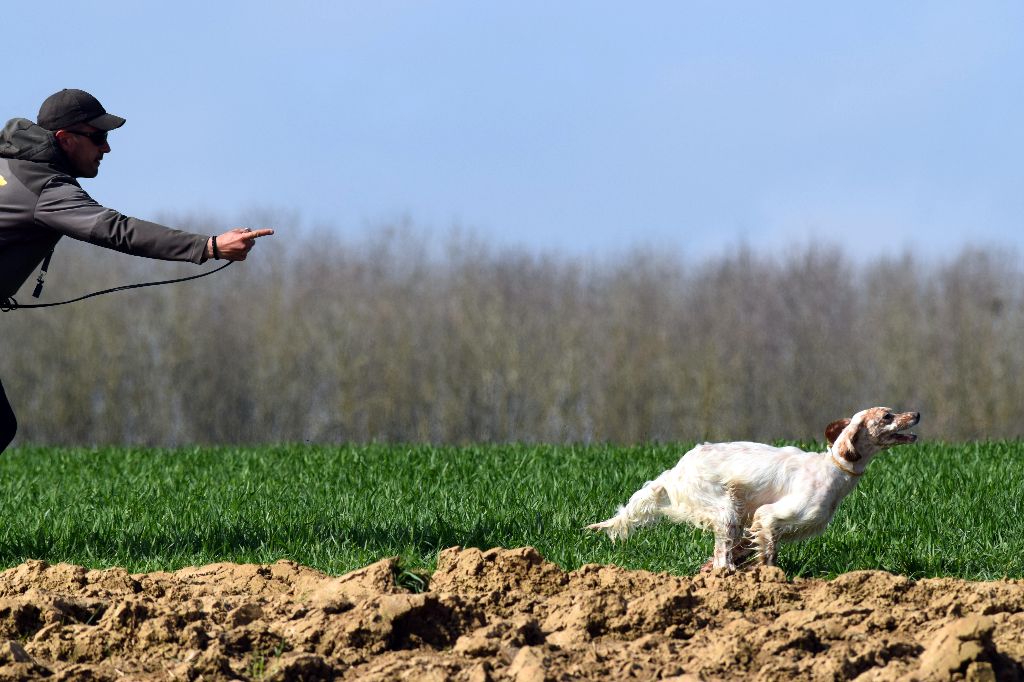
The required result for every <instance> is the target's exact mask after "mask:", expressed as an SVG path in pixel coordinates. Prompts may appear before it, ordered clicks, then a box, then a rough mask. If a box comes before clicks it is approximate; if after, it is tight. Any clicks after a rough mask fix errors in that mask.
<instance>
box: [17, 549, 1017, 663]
mask: <svg viewBox="0 0 1024 682" xmlns="http://www.w3.org/2000/svg"><path fill="white" fill-rule="evenodd" d="M396 574H397V567H396V565H395V563H394V562H393V561H391V560H383V561H380V562H377V563H375V564H373V565H371V566H368V567H366V568H363V569H361V570H358V571H355V572H353V573H349V574H347V575H344V576H341V577H330V576H327V575H324V574H322V573H320V572H318V571H315V570H312V569H309V568H305V567H302V566H299V565H297V564H295V563H292V562H289V561H280V562H278V563H275V564H272V565H269V566H260V565H236V564H213V565H210V566H203V567H201V568H187V569H183V570H180V571H176V572H174V573H148V574H137V575H131V574H129V573H127V572H126V571H124V570H122V569H118V568H113V569H107V570H103V571H96V570H86V569H84V568H82V567H80V566H72V565H68V564H59V565H56V566H50V565H47V564H46V563H43V562H40V561H29V562H27V563H24V564H22V565H20V566H17V567H15V568H12V569H9V570H7V571H5V572H3V573H0V628H2V630H0V681H2V680H13V679H26V678H41V677H48V678H50V679H53V680H167V679H182V680H226V679H239V678H241V679H262V680H303V679H306V680H319V679H352V680H355V679H358V680H417V681H418V680H426V681H430V680H438V681H440V680H465V681H473V682H483V681H485V680H517V681H520V682H533V681H538V682H539V681H540V680H603V681H605V682H612V681H616V680H627V679H640V680H655V679H663V680H676V681H678V682H682V681H684V680H686V681H694V680H725V679H763V680H846V679H854V678H856V679H860V680H947V679H966V680H1015V679H1021V678H1024V582H1022V581H1019V580H1010V581H1005V582H986V583H970V582H964V581H961V580H950V579H929V580H918V581H913V580H908V579H907V578H904V577H901V576H898V575H891V574H889V573H883V572H879V571H858V572H855V573H848V574H846V575H842V576H840V577H838V578H836V579H835V580H831V581H822V580H804V579H797V580H792V581H790V580H787V579H786V577H785V575H784V574H783V573H782V571H780V570H778V569H765V568H757V569H754V570H752V571H747V572H739V573H734V574H726V573H715V574H704V575H699V576H695V577H677V576H672V575H665V574H654V573H647V572H644V571H626V570H623V569H620V568H616V567H613V566H597V565H590V566H584V567H582V568H580V569H579V570H577V571H572V572H565V571H562V570H561V569H560V568H558V567H557V566H555V565H554V564H551V563H549V562H547V561H545V560H544V559H543V558H542V557H541V556H540V555H539V554H538V553H537V552H536V551H535V550H533V549H532V548H529V547H527V548H521V549H512V550H507V549H492V550H487V551H481V550H478V549H462V548H458V547H455V548H451V549H448V550H445V551H444V552H443V553H442V554H441V556H440V559H439V562H438V568H437V571H436V572H435V573H434V575H433V577H432V578H431V579H430V582H429V585H428V590H427V591H426V592H422V593H418V594H416V593H412V592H410V591H408V590H406V589H403V588H402V587H400V586H399V585H398V584H396V582H395V576H396Z"/></svg>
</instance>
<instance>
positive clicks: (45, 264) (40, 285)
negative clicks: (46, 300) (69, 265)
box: [11, 247, 56, 303]
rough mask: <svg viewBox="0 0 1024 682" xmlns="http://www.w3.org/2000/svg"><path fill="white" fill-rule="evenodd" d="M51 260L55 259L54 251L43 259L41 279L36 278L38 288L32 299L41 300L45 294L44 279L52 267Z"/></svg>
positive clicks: (40, 270) (40, 269)
mask: <svg viewBox="0 0 1024 682" xmlns="http://www.w3.org/2000/svg"><path fill="white" fill-rule="evenodd" d="M55 248H56V247H55ZM51 258H53V249H50V253H48V254H46V258H44V259H43V265H42V267H40V268H39V277H37V278H36V288H35V289H34V290H33V291H32V298H39V294H41V293H43V279H44V278H45V277H46V270H47V268H49V267H50V259H51ZM11 300H14V299H11ZM15 303H17V301H15Z"/></svg>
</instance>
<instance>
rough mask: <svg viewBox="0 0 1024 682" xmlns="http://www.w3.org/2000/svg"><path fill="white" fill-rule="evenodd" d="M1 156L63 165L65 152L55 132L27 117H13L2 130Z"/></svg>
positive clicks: (0, 137) (0, 139) (0, 141)
mask: <svg viewBox="0 0 1024 682" xmlns="http://www.w3.org/2000/svg"><path fill="white" fill-rule="evenodd" d="M0 157H3V158H5V159H19V160H22V161H38V162H41V163H52V164H58V165H63V164H64V161H65V157H64V152H63V151H61V149H60V147H58V146H57V138H56V137H54V135H53V133H52V132H50V131H49V130H47V129H46V128H42V127H40V126H38V125H36V124H35V123H33V122H32V121H30V120H28V119H27V118H12V119H11V120H10V121H8V122H7V125H5V126H4V129H3V131H2V132H0Z"/></svg>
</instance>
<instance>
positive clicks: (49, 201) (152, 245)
mask: <svg viewBox="0 0 1024 682" xmlns="http://www.w3.org/2000/svg"><path fill="white" fill-rule="evenodd" d="M124 122H125V119H123V118H121V117H120V116H114V115H113V114H108V113H107V111H106V109H104V108H103V106H102V105H101V104H100V103H99V101H98V100H97V99H96V98H95V97H93V96H92V95H90V94H89V93H87V92H85V91H83V90H73V89H64V90H61V91H60V92H57V93H54V94H53V95H50V96H49V97H47V98H46V101H44V102H43V105H42V106H41V107H40V108H39V116H38V118H37V122H36V123H32V122H31V121H29V120H27V119H23V118H15V119H11V120H10V121H8V122H7V125H6V126H4V129H3V132H2V133H0V300H5V299H7V298H9V297H11V296H13V295H14V294H15V293H16V292H17V291H18V289H19V288H20V287H21V285H22V284H24V283H25V280H27V279H28V278H29V276H30V275H31V274H32V272H33V271H34V270H35V269H36V268H38V267H40V265H41V264H42V263H43V261H44V260H48V258H49V255H50V253H52V251H53V248H54V246H56V244H57V242H58V241H59V240H60V238H61V237H63V236H65V235H67V236H69V237H73V238H74V239H80V240H82V241H86V242H89V243H92V244H96V245H98V246H103V247H106V248H108V249H114V250H116V251H122V252H124V253H128V254H131V255H133V256H144V257H146V258H159V259H162V260H177V261H191V262H193V263H202V262H204V261H206V260H207V259H209V258H217V259H219V258H223V259H226V260H233V261H237V260H245V257H246V255H247V254H248V253H249V251H250V250H251V249H252V247H253V244H254V243H255V240H256V239H257V238H258V237H263V236H266V235H270V234H273V233H274V231H273V230H249V229H248V228H238V229H234V230H229V231H227V232H224V233H223V234H219V235H217V236H214V237H211V236H208V235H201V234H193V233H191V232H183V231H181V230H175V229H172V228H169V227H164V226H163V225H158V224H156V223H151V222H147V221H145V220H138V219H137V218H130V217H128V216H126V215H122V214H121V213H118V212H117V211H115V210H113V209H109V208H105V207H103V206H100V205H99V204H98V203H96V202H95V201H94V200H93V199H92V197H90V196H89V195H88V194H86V192H85V190H83V189H82V187H81V185H79V184H78V180H77V178H94V177H96V175H97V173H99V168H100V163H101V162H102V160H103V155H104V154H107V153H109V152H110V144H109V143H108V142H107V133H109V132H110V131H111V130H115V129H117V128H120V127H121V126H122V125H124ZM16 430H17V421H16V420H15V417H14V411H13V410H12V409H11V406H10V403H9V402H8V400H7V395H6V394H5V393H4V389H3V384H2V383H0V452H3V450H4V449H5V448H6V447H7V446H8V445H9V444H10V443H11V441H12V440H13V439H14V434H15V431H16Z"/></svg>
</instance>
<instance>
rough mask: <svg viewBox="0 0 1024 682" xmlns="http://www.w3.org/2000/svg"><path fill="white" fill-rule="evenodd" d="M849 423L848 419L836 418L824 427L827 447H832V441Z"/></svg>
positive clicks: (834, 440)
mask: <svg viewBox="0 0 1024 682" xmlns="http://www.w3.org/2000/svg"><path fill="white" fill-rule="evenodd" d="M849 425H850V420H849V419H837V420H835V421H834V422H832V423H831V424H829V425H828V426H826V427H825V440H826V441H828V446H829V447H832V443H835V442H836V438H839V434H840V433H842V432H843V429H845V428H846V427H847V426H849Z"/></svg>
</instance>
